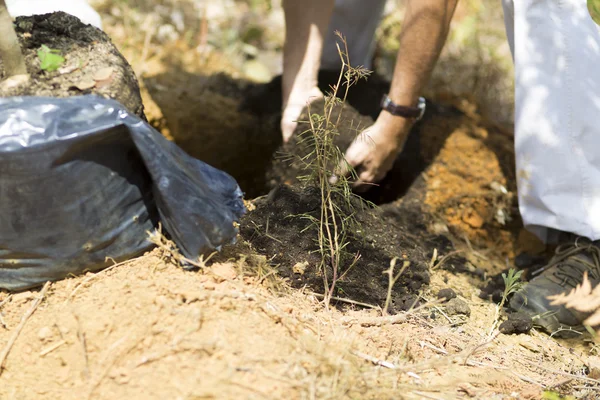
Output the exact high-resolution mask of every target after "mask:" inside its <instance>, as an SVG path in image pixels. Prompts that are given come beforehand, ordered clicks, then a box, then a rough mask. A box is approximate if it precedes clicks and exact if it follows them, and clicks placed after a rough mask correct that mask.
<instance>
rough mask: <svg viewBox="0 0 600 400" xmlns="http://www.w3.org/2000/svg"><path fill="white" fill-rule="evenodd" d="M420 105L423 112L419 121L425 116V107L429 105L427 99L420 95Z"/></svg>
mask: <svg viewBox="0 0 600 400" xmlns="http://www.w3.org/2000/svg"><path fill="white" fill-rule="evenodd" d="M418 107H419V109H420V110H421V114H419V117H418V118H417V121H418V120H420V119H421V118H423V115H425V108H426V107H427V102H426V101H425V99H424V98H423V97H419V106H418Z"/></svg>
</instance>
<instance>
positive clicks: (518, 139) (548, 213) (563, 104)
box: [323, 0, 600, 242]
mask: <svg viewBox="0 0 600 400" xmlns="http://www.w3.org/2000/svg"><path fill="white" fill-rule="evenodd" d="M380 3H381V4H380ZM383 3H384V1H381V2H380V1H379V0H377V1H373V2H371V1H367V0H336V7H335V10H334V13H335V15H334V17H333V18H332V22H331V26H330V29H329V32H328V36H327V39H326V40H327V41H328V43H327V44H326V45H325V49H326V52H331V49H332V48H335V44H334V43H333V40H332V39H333V36H332V31H333V29H337V30H340V31H341V32H342V33H344V34H345V35H346V36H347V38H348V42H349V46H350V59H351V62H353V64H357V63H362V64H363V65H365V66H367V67H368V66H369V65H370V58H371V57H372V54H373V53H372V47H369V46H372V43H373V34H374V32H375V29H376V26H377V24H378V23H379V21H380V18H381V14H382V11H383V7H384V4H383ZM502 3H503V7H504V22H505V25H506V33H507V38H508V41H509V45H510V48H511V52H512V56H513V59H514V61H515V91H516V93H515V95H516V96H515V103H516V104H515V107H516V110H515V154H516V170H517V188H518V196H519V207H520V213H521V217H522V219H523V223H524V225H525V227H526V228H527V229H529V230H530V231H531V232H533V233H535V234H536V235H537V236H538V237H539V238H540V239H542V240H543V241H545V242H553V241H554V240H555V239H556V237H557V234H558V232H560V231H564V232H569V233H574V234H576V235H579V236H584V237H587V238H589V239H592V240H598V239H600V28H599V27H598V26H597V25H596V24H595V23H594V22H593V20H592V19H591V17H590V15H589V13H588V10H587V4H586V0H518V1H514V0H502ZM515 38H516V40H515ZM354 40H357V41H358V43H357V44H355V43H352V41H354ZM367 43H368V44H369V45H367ZM334 53H335V52H334ZM336 55H337V54H336ZM323 59H324V60H327V62H329V63H330V64H334V61H335V60H334V59H333V58H331V57H330V55H328V54H324V55H323ZM352 59H354V61H352Z"/></svg>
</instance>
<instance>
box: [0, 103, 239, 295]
mask: <svg viewBox="0 0 600 400" xmlns="http://www.w3.org/2000/svg"><path fill="white" fill-rule="evenodd" d="M244 212H245V207H244V204H243V200H242V192H241V190H240V188H239V186H238V184H237V182H236V181H235V180H234V179H233V178H232V177H231V176H230V175H228V174H227V173H225V172H223V171H220V170H218V169H215V168H213V167H211V166H209V165H207V164H206V163H203V162H202V161H199V160H197V159H194V158H192V157H190V156H188V155H187V154H186V153H185V152H184V151H183V150H182V149H180V148H179V147H178V146H177V145H176V144H175V143H172V142H170V141H168V140H166V139H165V138H164V137H163V136H162V135H161V134H160V133H159V132H157V131H156V130H154V129H153V128H152V127H151V126H150V125H148V124H147V123H146V122H145V121H142V120H141V119H140V118H138V117H137V116H135V115H132V114H131V113H129V112H128V111H127V110H126V109H125V108H124V107H123V106H122V105H121V104H120V103H118V102H116V101H114V100H109V99H105V98H102V97H98V96H95V95H86V96H77V97H69V98H51V97H12V98H3V99H0V288H2V289H8V290H21V289H27V288H31V287H35V286H38V285H41V284H43V283H44V282H46V281H48V280H58V279H62V278H64V277H66V276H68V275H75V274H80V273H82V272H85V271H97V270H100V269H102V268H105V267H107V266H109V265H111V264H112V261H113V260H114V261H119V260H124V259H127V258H131V257H134V256H136V255H139V254H141V253H143V252H144V251H146V250H148V249H150V248H151V247H152V246H153V245H152V244H151V243H150V242H149V240H148V233H147V232H148V231H152V230H154V229H155V228H156V226H157V224H158V222H159V221H160V222H161V223H162V225H163V226H164V228H165V230H166V232H167V233H168V234H169V235H170V237H171V238H172V239H173V241H174V242H175V243H176V244H177V246H178V247H179V249H180V250H181V252H182V253H183V254H184V255H185V256H186V257H188V258H191V259H195V258H197V257H198V256H199V255H201V254H206V253H208V252H211V251H214V250H215V249H217V250H220V247H221V246H222V245H224V244H227V243H231V242H233V241H235V237H236V234H237V229H236V228H235V226H234V221H238V220H239V219H240V218H241V216H242V215H243V214H244ZM107 257H109V258H110V259H111V260H110V261H107Z"/></svg>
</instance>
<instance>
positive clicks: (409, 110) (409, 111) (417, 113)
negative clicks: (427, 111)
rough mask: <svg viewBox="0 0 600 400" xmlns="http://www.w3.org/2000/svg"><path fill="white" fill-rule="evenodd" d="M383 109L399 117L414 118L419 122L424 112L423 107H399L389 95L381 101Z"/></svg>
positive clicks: (384, 96)
mask: <svg viewBox="0 0 600 400" xmlns="http://www.w3.org/2000/svg"><path fill="white" fill-rule="evenodd" d="M381 108H382V109H384V110H386V111H387V112H389V113H390V114H392V115H395V116H397V117H404V118H414V119H417V120H418V119H421V117H422V114H423V111H424V110H423V108H422V107H408V106H401V105H398V104H396V103H394V102H393V101H392V100H391V99H390V98H389V96H388V95H387V94H385V95H383V98H382V99H381Z"/></svg>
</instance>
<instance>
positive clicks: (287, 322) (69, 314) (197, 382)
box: [0, 250, 598, 399]
mask: <svg viewBox="0 0 600 400" xmlns="http://www.w3.org/2000/svg"><path fill="white" fill-rule="evenodd" d="M261 263H264V260H261V259H260V258H256V257H255V258H251V259H250V260H247V261H238V262H237V263H233V262H224V263H215V264H213V265H212V266H211V267H210V268H208V269H207V270H206V271H205V272H202V273H197V272H185V271H183V270H182V269H181V268H179V267H178V266H176V265H174V264H173V263H171V262H169V261H168V260H165V258H164V254H162V253H161V251H160V250H155V251H154V252H152V253H150V254H148V255H146V256H144V257H141V258H139V259H136V260H132V261H131V262H129V263H126V264H124V265H121V266H118V267H116V268H114V269H111V270H106V271H104V272H101V273H99V274H95V275H94V274H89V275H88V276H82V277H77V278H72V279H67V280H65V281H62V282H57V283H54V284H51V285H50V287H49V288H48V291H47V293H46V295H45V297H44V298H43V301H42V302H41V303H40V305H39V307H38V309H37V310H36V311H35V313H34V314H33V316H32V317H31V318H30V319H29V320H28V321H27V323H26V325H25V327H24V329H23V331H22V332H21V333H20V335H19V337H18V339H17V341H16V343H15V345H14V347H13V348H12V350H11V352H10V354H9V356H8V358H7V360H6V365H5V370H4V371H3V373H2V376H1V377H0V382H2V384H1V385H0V398H3V399H5V398H6V399H40V398H47V399H50V398H61V399H84V398H91V399H117V398H118V399H125V398H132V399H133V398H135V399H212V398H214V399H240V398H247V399H259V398H267V399H276V398H292V399H316V398H318V399H326V398H331V399H337V398H355V399H358V398H362V399H367V398H373V399H382V398H409V399H410V398H414V399H418V398H435V399H454V398H478V399H496V398H497V399H505V398H519V399H524V398H532V399H535V398H540V396H541V393H542V388H543V387H545V388H559V389H562V390H569V391H572V392H573V393H576V392H577V393H580V394H582V395H584V397H583V398H593V397H592V396H594V394H597V393H598V392H597V391H596V390H597V389H598V388H597V387H596V388H595V389H593V388H591V387H592V386H593V381H592V380H591V378H589V377H587V376H586V375H585V374H584V372H585V369H586V367H585V364H586V363H589V362H590V359H591V358H592V357H591V356H590V350H589V346H586V345H583V344H582V342H581V341H578V342H576V341H573V342H565V341H560V342H559V341H555V340H552V339H549V338H548V336H546V335H544V334H540V333H537V332H533V333H532V334H530V335H518V336H507V335H498V336H496V334H495V333H494V334H492V336H491V337H490V336H489V330H490V327H491V326H492V323H493V319H494V313H495V306H494V305H493V304H491V303H490V302H487V301H483V300H480V299H479V298H478V296H477V293H476V291H475V290H474V288H473V287H472V285H470V284H469V283H468V282H466V279H465V278H463V277H460V276H456V275H453V274H451V273H449V272H445V271H439V272H438V273H436V274H434V279H433V283H432V285H431V288H430V290H427V291H425V293H423V296H424V297H425V298H431V299H433V298H434V297H435V296H434V294H435V293H436V289H438V288H440V287H448V286H449V287H452V288H454V289H455V290H457V292H459V293H460V297H461V298H463V299H464V300H466V302H467V303H468V304H469V307H470V309H471V317H470V318H469V319H468V320H465V319H464V318H463V317H461V316H446V315H445V313H444V312H443V311H442V310H443V307H440V306H432V307H426V308H425V309H422V310H417V311H414V312H412V313H409V314H406V315H404V314H401V315H402V316H401V317H398V316H396V317H395V318H394V319H393V320H389V319H386V318H383V317H381V316H380V315H381V314H380V313H379V312H378V311H376V310H373V311H364V310H363V311H349V312H345V313H341V312H339V311H336V310H329V311H328V310H325V309H324V307H323V304H322V303H320V302H319V300H318V299H317V298H316V297H315V296H313V295H311V294H310V293H302V292H300V291H291V290H286V289H285V284H284V283H281V282H277V280H276V278H274V277H273V276H271V277H270V278H269V277H267V278H264V273H263V278H261V279H260V280H262V284H261V283H260V282H259V279H258V278H257V276H258V275H257V271H259V269H260V264H261ZM446 280H447V282H445V281H446ZM277 287H279V289H276V288H277ZM0 296H1V297H0V299H1V301H2V308H1V311H2V315H3V328H2V330H1V331H0V343H6V342H7V340H8V339H9V338H10V337H12V336H13V335H14V334H15V332H16V331H17V327H18V326H19V324H20V322H21V320H22V318H23V315H24V314H25V313H26V312H27V311H28V310H29V309H30V308H31V307H32V305H33V303H34V302H35V300H36V298H37V297H38V296H40V293H39V292H25V293H20V294H15V295H12V296H7V295H6V294H1V295H0ZM436 310H437V315H438V317H437V318H436V319H433V320H432V319H430V318H427V316H429V315H430V314H431V313H432V312H436ZM593 358H596V357H593ZM584 387H585V388H586V389H584Z"/></svg>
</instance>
